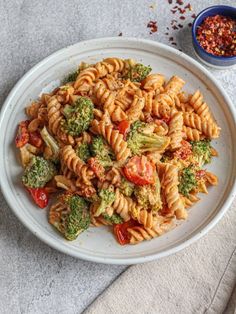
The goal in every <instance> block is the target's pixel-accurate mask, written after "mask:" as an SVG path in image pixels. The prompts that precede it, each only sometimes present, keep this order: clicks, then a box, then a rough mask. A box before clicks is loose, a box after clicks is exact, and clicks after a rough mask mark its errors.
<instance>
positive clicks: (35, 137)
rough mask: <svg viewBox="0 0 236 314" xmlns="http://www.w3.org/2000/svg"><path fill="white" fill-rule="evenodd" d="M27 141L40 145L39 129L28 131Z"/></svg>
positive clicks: (36, 145) (41, 141)
mask: <svg viewBox="0 0 236 314" xmlns="http://www.w3.org/2000/svg"><path fill="white" fill-rule="evenodd" d="M29 143H30V144H32V145H33V146H35V147H38V148H39V147H40V146H41V145H42V143H43V140H42V137H41V135H40V133H39V131H35V132H31V133H29Z"/></svg>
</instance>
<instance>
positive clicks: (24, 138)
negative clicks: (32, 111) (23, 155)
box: [15, 120, 29, 148]
mask: <svg viewBox="0 0 236 314" xmlns="http://www.w3.org/2000/svg"><path fill="white" fill-rule="evenodd" d="M28 125H29V120H26V121H21V122H20V123H19V127H18V131H17V134H16V138H15V143H16V147H18V148H20V147H23V146H24V145H25V144H27V143H28V141H29V132H28Z"/></svg>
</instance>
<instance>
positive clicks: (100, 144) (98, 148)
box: [91, 136, 114, 167]
mask: <svg viewBox="0 0 236 314" xmlns="http://www.w3.org/2000/svg"><path fill="white" fill-rule="evenodd" d="M91 153H92V156H94V157H96V158H97V159H98V161H99V163H100V164H101V165H102V166H103V167H110V166H112V165H113V161H112V160H114V153H113V152H112V150H111V148H110V147H109V146H108V145H107V144H106V143H105V141H104V140H103V138H102V137H101V136H96V137H94V138H93V141H92V144H91Z"/></svg>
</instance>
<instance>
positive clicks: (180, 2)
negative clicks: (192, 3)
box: [176, 0, 184, 5]
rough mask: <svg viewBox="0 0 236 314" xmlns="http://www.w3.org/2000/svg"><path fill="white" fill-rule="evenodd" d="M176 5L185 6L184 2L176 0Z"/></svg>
mask: <svg viewBox="0 0 236 314" xmlns="http://www.w3.org/2000/svg"><path fill="white" fill-rule="evenodd" d="M176 3H177V4H179V5H183V4H184V2H183V1H182V0H176Z"/></svg>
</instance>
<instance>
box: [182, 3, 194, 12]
mask: <svg viewBox="0 0 236 314" xmlns="http://www.w3.org/2000/svg"><path fill="white" fill-rule="evenodd" d="M184 8H185V9H189V11H193V8H192V6H191V4H190V3H188V4H187V5H186V6H185V7H184Z"/></svg>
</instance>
